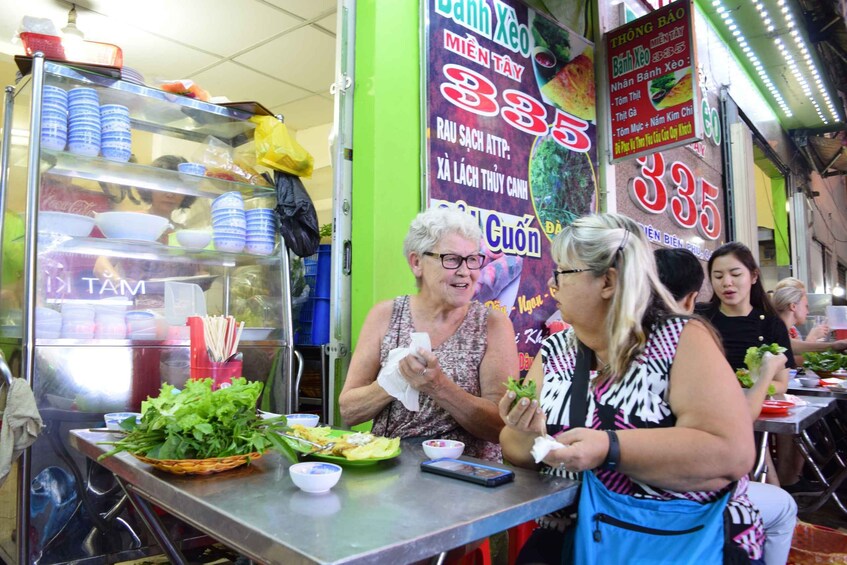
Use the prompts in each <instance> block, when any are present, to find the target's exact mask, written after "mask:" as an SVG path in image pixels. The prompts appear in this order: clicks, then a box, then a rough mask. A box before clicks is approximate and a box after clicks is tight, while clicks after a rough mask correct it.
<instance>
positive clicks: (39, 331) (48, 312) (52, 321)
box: [35, 306, 62, 339]
mask: <svg viewBox="0 0 847 565" xmlns="http://www.w3.org/2000/svg"><path fill="white" fill-rule="evenodd" d="M61 335H62V314H61V313H60V312H57V311H56V310H53V309H52V308H46V307H44V306H37V307H36V308H35V337H40V338H43V339H57V338H59V337H60V336H61Z"/></svg>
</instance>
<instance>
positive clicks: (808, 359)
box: [803, 349, 847, 373]
mask: <svg viewBox="0 0 847 565" xmlns="http://www.w3.org/2000/svg"><path fill="white" fill-rule="evenodd" d="M803 367H805V368H807V369H809V370H811V371H814V372H816V373H831V372H833V371H837V370H839V369H847V355H844V354H842V353H836V352H835V351H833V350H832V349H828V350H827V351H821V352H820V353H814V352H809V353H804V354H803Z"/></svg>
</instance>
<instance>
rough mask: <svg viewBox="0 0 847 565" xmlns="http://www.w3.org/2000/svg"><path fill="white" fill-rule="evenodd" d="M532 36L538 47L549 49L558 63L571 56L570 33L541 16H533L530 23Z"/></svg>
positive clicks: (567, 59) (565, 60) (563, 62)
mask: <svg viewBox="0 0 847 565" xmlns="http://www.w3.org/2000/svg"><path fill="white" fill-rule="evenodd" d="M532 37H533V39H535V44H536V45H538V46H539V47H544V48H546V49H549V50H550V51H551V52H552V53H553V55H555V56H556V59H557V61H558V62H559V64H560V65H562V64H565V63H567V62H568V61H569V60H570V58H571V41H570V34H569V33H568V32H567V30H564V29H562V28H560V27H559V26H557V25H556V24H554V23H553V22H551V21H550V20H548V19H547V18H544V17H542V16H538V15H536V16H535V19H534V20H533V23H532Z"/></svg>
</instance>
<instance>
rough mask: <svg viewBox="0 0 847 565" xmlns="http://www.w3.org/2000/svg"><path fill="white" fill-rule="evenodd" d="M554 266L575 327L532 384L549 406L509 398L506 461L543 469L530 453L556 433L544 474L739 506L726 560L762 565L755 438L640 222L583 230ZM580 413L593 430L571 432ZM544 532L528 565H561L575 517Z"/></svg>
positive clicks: (730, 381)
mask: <svg viewBox="0 0 847 565" xmlns="http://www.w3.org/2000/svg"><path fill="white" fill-rule="evenodd" d="M552 255H553V259H554V261H555V262H556V268H555V269H554V271H553V276H552V278H551V279H550V281H549V286H550V290H551V294H552V296H553V299H554V300H555V301H556V304H557V306H558V308H559V311H560V312H561V314H562V319H563V320H564V321H565V322H567V323H569V324H570V325H571V328H570V329H569V330H567V331H566V332H561V333H557V334H553V335H551V336H550V337H548V338H546V339H545V340H544V342H543V343H542V346H541V351H540V353H539V354H538V356H537V357H536V359H535V362H534V363H533V365H532V368H531V369H530V371H529V374H528V375H527V379H528V380H531V381H534V382H535V384H536V387H537V388H538V389H539V390H540V394H539V400H532V401H530V400H528V399H521V400H520V401H519V402H516V403H515V395H514V393H512V392H509V393H507V394H506V395H505V396H504V397H503V398H502V399H501V401H500V415H501V417H502V418H503V421H504V422H505V423H506V427H505V428H503V431H502V432H501V433H500V443H501V445H502V446H503V455H504V457H505V458H506V459H508V460H509V461H510V462H512V463H514V464H517V465H521V466H525V467H528V468H535V467H536V463H535V460H534V458H533V456H532V454H531V451H530V450H531V448H532V447H533V445H534V442H535V440H536V438H538V437H540V436H544V435H545V434H549V435H551V436H554V438H555V441H556V442H558V443H559V444H561V445H563V446H565V447H566V448H564V449H553V450H552V451H550V452H549V453H548V454H547V455H546V456H545V457H544V458H543V460H542V466H541V472H542V473H544V474H549V475H556V476H564V477H567V478H570V479H578V478H580V474H581V473H593V474H594V475H595V477H596V478H597V479H599V481H600V482H602V483H603V485H604V486H605V487H606V488H607V489H608V490H612V491H614V492H616V493H621V494H625V495H629V496H633V497H635V498H648V499H654V500H660V501H673V500H679V499H684V500H694V501H696V502H699V503H709V502H714V501H716V500H718V499H720V498H721V497H722V496H723V495H724V494H726V493H730V497H729V503H728V505H727V507H726V508H725V509H724V516H725V519H726V522H727V524H728V529H727V532H726V533H727V534H728V537H729V539H731V540H732V542H731V543H730V544H729V545H728V546H725V547H724V549H725V550H727V549H729V550H730V551H736V552H740V553H741V554H742V555H744V554H746V555H745V557H748V558H750V559H754V560H758V559H761V557H762V544H763V541H764V535H763V531H762V523H761V518H760V515H759V513H758V511H757V510H756V509H755V507H754V506H753V505H752V504H750V502H749V500H748V499H747V497H746V494H745V489H746V484H747V481H746V479H745V478H744V477H745V475H746V474H747V473H748V472H749V471H750V468H751V467H752V465H753V458H754V453H755V448H754V444H753V427H752V425H751V420H750V415H749V411H748V409H747V406H746V402H745V399H744V395H743V394H742V392H741V389H740V387H738V385H737V384H735V383H736V380H735V375H734V374H733V372H732V369H731V368H730V366H729V365H728V364H727V362H726V360H725V358H724V357H723V355H722V354H721V350H720V345H719V343H718V339H717V336H715V334H714V332H712V331H711V330H710V329H709V328H708V327H707V326H706V325H704V324H703V323H702V322H700V321H698V320H697V319H695V318H692V317H690V316H687V315H685V314H683V313H682V311H681V309H680V308H679V307H678V306H677V305H676V302H675V301H674V299H673V297H672V296H671V295H670V294H669V292H668V291H667V290H666V289H665V288H664V286H663V285H662V283H661V282H660V280H659V278H658V275H657V273H656V266H655V262H654V259H653V253H652V252H651V251H650V248H649V245H648V243H647V241H646V238H645V237H644V235H643V233H642V232H641V229H640V227H639V226H638V224H637V223H635V222H634V221H633V220H631V219H630V218H627V217H625V216H620V215H616V214H597V215H591V216H586V217H583V218H579V219H578V220H576V221H575V222H574V223H573V224H572V225H570V226H569V227H567V228H566V229H564V230H563V231H562V232H561V233H559V235H557V236H556V239H555V240H554V241H553V245H552ZM578 351H583V352H585V351H587V352H589V355H588V357H589V359H592V358H593V360H592V365H593V366H591V370H590V372H589V371H588V370H586V371H584V372H583V371H578V370H577V364H578V363H579V361H578V360H577V352H578ZM579 357H580V359H584V357H583V356H582V354H580V356H579ZM585 373H588V375H585ZM586 378H587V379H588V382H587V383H586V382H585V380H584V379H586ZM578 390H579V391H581V390H586V392H585V397H582V393H581V392H580V393H577V392H575V391H578ZM576 394H579V395H580V398H577V397H576V396H575V395H576ZM575 399H576V400H575ZM573 402H576V403H579V404H582V405H585V406H587V409H586V410H585V416H584V419H582V420H581V421H571V404H572V403H573ZM513 403H514V406H513ZM717 406H719V407H720V409H719V410H716V409H715V407H717ZM575 413H576V411H575ZM734 481H738V482H737V483H735V482H734ZM539 523H540V525H541V526H542V527H541V528H539V529H538V530H536V532H535V533H534V534H533V536H532V537H531V538H530V540H529V541H528V542H527V545H526V546H525V547H524V550H523V551H522V553H521V556H520V558H519V559H518V563H561V562H562V561H561V559H562V554H563V552H565V551H567V549H566V548H567V542H566V541H565V539H566V538H565V535H564V534H563V532H565V531H567V530H570V529H571V526H572V517H571V516H569V515H568V512H565V511H564V509H563V510H560V511H558V512H556V513H553V514H551V515H548V516H544V517H542V518H540V519H539ZM663 557H664V558H667V557H668V556H659V555H657V556H656V558H657V559H661V558H663Z"/></svg>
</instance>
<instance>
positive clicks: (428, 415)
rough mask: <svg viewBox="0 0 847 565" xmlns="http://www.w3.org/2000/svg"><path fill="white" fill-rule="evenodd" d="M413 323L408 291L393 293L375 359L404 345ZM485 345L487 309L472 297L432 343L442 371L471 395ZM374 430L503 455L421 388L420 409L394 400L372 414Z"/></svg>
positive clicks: (491, 457) (490, 456)
mask: <svg viewBox="0 0 847 565" xmlns="http://www.w3.org/2000/svg"><path fill="white" fill-rule="evenodd" d="M414 331H415V327H414V325H413V323H412V311H411V308H410V297H409V296H400V297H398V298H395V299H394V310H393V311H392V314H391V321H390V322H389V325H388V332H387V333H386V334H385V336H384V337H383V338H382V344H381V346H380V350H379V359H380V363H382V364H383V365H384V364H385V361H386V359H388V352H389V351H391V350H392V349H395V348H397V347H408V346H409V344H410V343H411V334H412V332H414ZM487 347H488V309H487V308H486V307H485V306H483V305H482V304H480V303H479V302H476V301H474V302H471V303H470V307H469V308H468V313H467V314H466V315H465V319H464V320H463V321H462V323H461V324H460V325H459V327H458V329H457V330H456V332H455V333H454V334H453V335H451V336H450V337H449V338H447V340H446V341H445V342H444V343H442V344H441V345H439V346H438V347H436V348H434V349H433V350H432V352H433V353H434V354H435V355H436V356H437V357H438V363H439V364H440V365H441V370H442V371H443V372H444V374H445V375H447V377H449V378H450V379H452V380H453V381H454V382H455V383H456V384H458V385H459V386H460V387H462V388H463V389H464V390H466V391H467V392H469V393H470V394H472V395H474V396H479V395H480V394H481V387H480V383H479V366H480V364H481V363H482V358H483V357H484V356H485V351H486V348H487ZM373 433H374V434H377V435H384V436H389V437H402V438H419V439H432V438H439V439H454V440H458V441H461V442H464V444H465V451H464V455H468V456H470V457H478V458H480V459H486V460H488V461H502V459H503V455H502V452H501V451H500V444H498V443H492V442H489V441H484V440H482V439H479V438H478V437H476V436H474V435H472V434H471V433H470V432H468V431H467V430H465V429H464V428H462V427H461V426H459V423H458V422H457V421H456V420H455V419H454V418H453V417H452V416H451V415H450V413H449V412H447V411H446V410H445V409H443V408H441V407H440V406H438V404H436V403H435V401H434V400H433V399H432V398H431V397H429V396H427V395H426V394H423V393H421V395H420V410H419V411H417V412H410V411H409V410H406V408H405V407H404V406H403V403H402V402H400V401H399V400H394V401H392V402H391V404H389V405H388V406H386V407H385V408H384V409H383V410H382V412H380V413H379V414H378V415H377V417H376V418H374V425H373Z"/></svg>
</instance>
